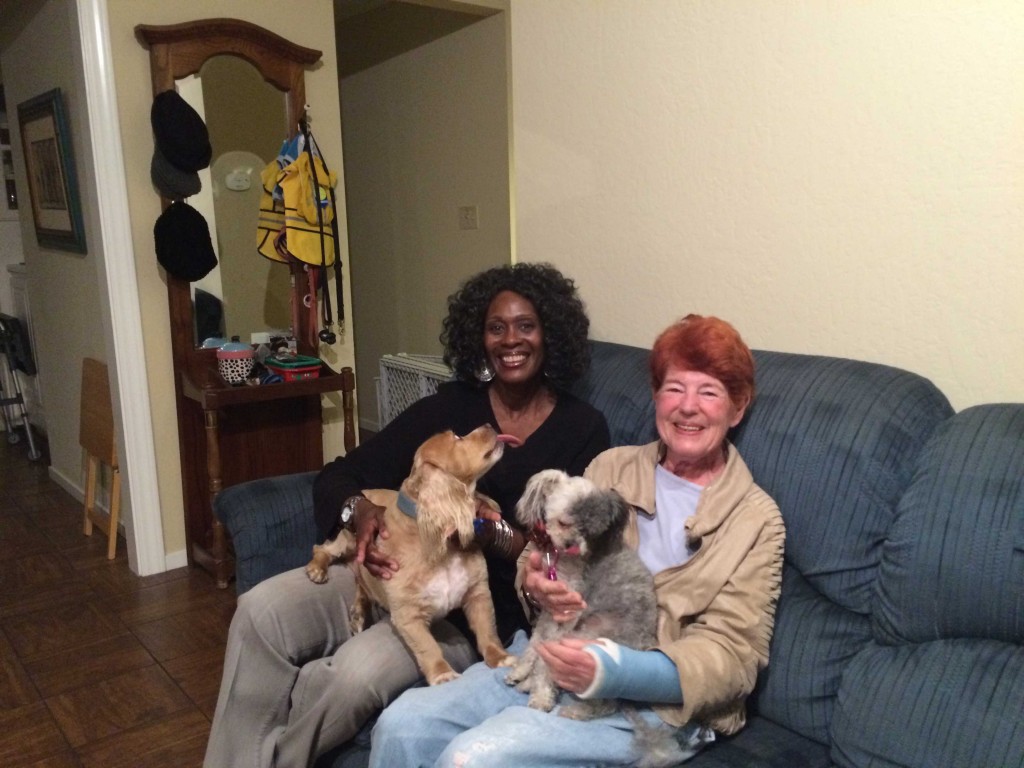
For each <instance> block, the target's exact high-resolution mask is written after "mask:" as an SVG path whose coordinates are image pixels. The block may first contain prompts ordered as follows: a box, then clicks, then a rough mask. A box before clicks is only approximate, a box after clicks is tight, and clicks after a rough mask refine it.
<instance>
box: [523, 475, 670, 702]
mask: <svg viewBox="0 0 1024 768" xmlns="http://www.w3.org/2000/svg"><path fill="white" fill-rule="evenodd" d="M516 519H518V520H519V522H521V523H522V524H523V525H525V526H526V527H527V528H528V529H531V530H538V529H539V530H546V533H547V536H548V537H549V538H550V546H549V547H548V551H549V552H551V551H553V552H554V553H555V557H556V558H557V564H553V567H556V568H557V577H558V578H559V579H561V580H562V581H564V582H566V584H568V586H569V588H570V589H572V590H575V591H576V592H579V593H580V594H581V595H582V596H583V599H584V601H585V602H586V604H587V607H586V609H585V610H584V611H583V612H582V613H581V614H580V615H579V616H578V617H577V618H576V620H575V621H567V622H563V623H558V622H556V621H555V619H554V617H553V616H551V614H549V613H547V612H544V613H542V614H541V615H540V617H539V618H538V619H537V624H536V626H535V627H534V628H533V636H532V637H531V639H530V645H529V647H528V648H527V650H526V652H525V653H524V654H523V655H522V656H521V657H520V658H519V659H518V660H517V662H516V664H515V665H514V666H513V667H512V669H511V671H510V672H509V674H508V676H507V677H506V678H505V681H506V682H507V683H508V684H509V685H515V686H516V689H517V690H520V691H523V692H528V693H529V694H530V699H529V702H528V704H529V706H530V707H532V708H534V709H540V710H543V711H545V712H550V711H551V710H552V709H553V708H554V706H555V703H556V702H557V700H558V694H559V690H558V688H557V686H556V685H555V684H554V682H553V681H552V679H551V675H550V673H549V671H548V668H547V665H546V664H545V663H544V660H543V659H541V657H540V655H539V654H538V653H537V645H538V644H540V643H544V642H547V641H550V640H557V639H558V638H561V637H569V636H572V637H582V638H594V639H596V638H598V637H606V638H608V639H609V640H613V641H615V642H616V643H619V644H621V645H625V646H628V647H630V648H636V649H640V650H645V649H648V648H651V647H652V646H653V645H655V643H656V642H657V638H656V635H655V633H656V628H657V620H658V605H657V600H656V598H655V595H654V579H653V577H652V576H651V573H650V571H648V570H647V567H646V566H645V565H644V564H643V562H642V561H641V560H640V558H639V556H638V555H637V554H636V552H634V551H633V550H632V549H630V548H629V547H627V546H626V545H625V543H624V542H623V532H624V531H625V528H626V522H627V520H628V519H629V505H628V504H627V503H626V501H625V500H624V499H623V498H622V496H620V495H619V494H618V493H616V492H615V491H603V490H600V489H599V488H598V487H597V486H595V485H594V484H593V483H592V482H591V481H590V480H587V479H585V478H582V477H570V476H569V475H567V474H566V473H564V472H561V471H559V470H551V469H549V470H545V471H543V472H539V473H537V474H536V475H534V476H533V477H531V478H530V481H529V482H528V483H527V485H526V491H525V493H524V494H523V497H522V498H521V499H520V500H519V504H518V505H517V507H516ZM577 548H578V551H579V554H578V555H575V550H576V549H577ZM552 575H554V574H552ZM617 708H618V702H617V701H616V700H614V699H612V700H607V699H604V700H602V699H590V700H582V699H581V700H577V701H574V702H573V703H571V704H568V705H566V706H563V707H562V708H561V709H560V710H559V712H558V713H559V714H560V715H562V716H563V717H569V718H572V719H575V720H590V719H592V718H595V717H601V716H603V715H607V714H609V713H611V712H613V711H615V710H616V709H617Z"/></svg>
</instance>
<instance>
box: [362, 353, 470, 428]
mask: <svg viewBox="0 0 1024 768" xmlns="http://www.w3.org/2000/svg"><path fill="white" fill-rule="evenodd" d="M451 377H452V370H451V368H449V367H448V366H447V365H445V364H444V361H443V359H442V358H441V357H440V356H439V355H410V354H406V353H405V352H401V353H399V354H397V355H384V356H383V357H381V359H380V378H379V379H377V424H378V425H379V427H378V429H383V428H384V425H385V424H387V423H388V422H389V421H391V420H392V419H393V418H395V416H397V415H398V414H400V413H401V412H402V411H404V410H405V409H406V408H408V407H409V406H410V405H412V404H413V403H415V402H416V401H417V400H419V399H420V398H421V397H426V396H427V395H432V394H434V393H435V392H436V391H437V385H438V384H440V383H441V382H444V381H448V380H449V379H451Z"/></svg>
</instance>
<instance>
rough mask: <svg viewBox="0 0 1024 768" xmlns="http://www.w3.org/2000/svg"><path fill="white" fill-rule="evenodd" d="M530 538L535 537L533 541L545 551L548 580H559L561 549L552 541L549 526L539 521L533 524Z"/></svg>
mask: <svg viewBox="0 0 1024 768" xmlns="http://www.w3.org/2000/svg"><path fill="white" fill-rule="evenodd" d="M530 538H531V539H533V543H534V544H536V545H537V547H538V548H539V549H541V550H543V552H544V554H543V557H544V565H545V566H546V567H547V569H548V581H558V555H559V551H558V548H557V547H555V546H554V545H553V544H552V543H551V537H550V536H549V535H548V531H547V528H545V527H544V523H537V524H536V525H534V526H533V531H532V532H531V533H530Z"/></svg>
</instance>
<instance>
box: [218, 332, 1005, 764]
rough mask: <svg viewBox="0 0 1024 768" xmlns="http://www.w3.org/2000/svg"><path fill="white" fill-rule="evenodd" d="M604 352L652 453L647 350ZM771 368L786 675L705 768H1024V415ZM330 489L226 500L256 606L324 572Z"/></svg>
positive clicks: (254, 492)
mask: <svg viewBox="0 0 1024 768" xmlns="http://www.w3.org/2000/svg"><path fill="white" fill-rule="evenodd" d="M593 349H594V356H593V365H592V368H591V371H590V373H589V375H588V377H587V378H586V380H585V381H583V382H581V383H580V385H579V387H578V393H579V394H580V395H581V396H583V397H584V398H586V399H587V400H589V401H590V402H592V403H593V404H594V405H596V406H597V407H598V408H600V409H601V410H602V411H603V412H604V413H605V415H606V417H607V419H608V422H609V425H610V427H611V432H612V440H613V443H615V444H616V445H622V444H632V443H642V442H646V441H648V440H651V439H653V437H654V431H653V412H654V411H653V404H652V402H651V397H650V391H649V385H648V382H647V374H646V359H647V350H644V349H639V348H636V347H627V346H623V345H618V344H610V343H603V342H595V343H594V345H593ZM755 357H756V361H757V387H758V393H757V398H756V400H755V403H754V405H753V407H752V408H751V409H750V411H749V412H748V415H747V418H746V419H745V420H744V422H743V423H742V424H741V425H740V426H739V427H738V428H737V429H736V430H735V431H734V434H733V435H732V439H733V440H734V442H735V443H736V445H737V446H738V448H739V450H740V452H741V453H742V455H743V456H744V458H745V459H746V461H747V463H748V465H749V466H750V469H751V471H752V472H753V474H754V477H755V478H756V480H757V482H758V483H759V484H760V485H761V486H762V487H764V488H765V490H767V491H768V492H769V493H770V494H771V495H772V496H773V497H774V498H775V500H776V501H777V502H778V504H779V507H780V508H781V510H782V514H783V517H784V518H785V520H786V528H787V541H786V564H785V569H784V576H783V585H782V596H781V599H780V601H779V607H778V614H777V620H776V627H775V635H774V638H773V641H772V646H771V663H770V665H769V667H768V669H767V670H766V671H765V672H764V673H763V674H762V676H761V678H760V680H759V682H758V686H757V689H756V691H755V693H754V695H753V696H752V697H751V699H750V702H749V715H750V716H749V722H748V724H747V727H746V728H745V729H744V730H742V731H741V732H740V733H739V734H737V735H735V736H734V737H731V738H721V739H719V742H718V743H717V744H716V745H715V746H714V747H712V748H711V749H708V750H706V751H705V752H704V753H702V754H701V755H699V756H698V757H697V758H696V759H694V760H693V761H691V763H689V764H688V765H692V766H695V768H725V767H728V768H735V767H736V766H747V767H752V768H769V767H771V768H801V767H803V766H806V767H807V768H817V767H818V766H821V767H825V766H877V767H882V766H915V767H920V768H938V767H940V766H950V768H1010V767H1012V766H1024V404H1010V405H982V406H977V407H973V408H969V409H967V410H964V411H962V412H961V413H957V414H954V413H953V410H952V408H951V407H950V405H949V402H948V401H947V399H946V398H945V396H944V395H943V394H942V393H941V392H940V391H939V390H938V389H937V388H936V387H935V386H934V385H933V384H931V383H930V382H929V381H927V380H925V379H923V378H922V377H920V376H917V375H915V374H912V373H908V372H906V371H902V370H898V369H896V368H891V367H887V366H883V365H876V364H873V363H867V362H859V361H853V360H843V359H837V358H830V357H822V356H809V355H797V354H788V353H779V352H764V351H758V352H756V353H755ZM313 476H314V475H313V473H307V474H302V475H292V476H288V477H278V478H271V479H266V480H257V481H253V482H249V483H245V484H243V485H238V486H234V487H231V488H228V489H226V490H224V491H223V493H221V495H220V496H219V498H218V499H217V503H216V513H217V515H218V516H219V518H220V519H221V520H222V521H223V522H224V524H225V525H226V526H227V529H228V531H229V532H230V534H231V537H232V540H233V542H234V548H235V554H236V557H237V561H236V562H237V570H236V572H237V588H238V592H239V593H241V592H244V591H245V590H247V589H249V588H250V587H252V586H253V585H254V584H256V583H258V582H259V581H260V580H261V579H264V578H267V577H268V576H270V575H272V574H274V573H277V572H279V571H281V570H284V569H286V568H294V567H297V566H300V565H303V564H304V563H305V562H306V561H307V560H308V558H309V555H310V548H311V546H312V544H313V543H314V538H315V531H314V527H313V522H312V513H311V508H312V496H311V484H312V479H313ZM363 756H365V755H363ZM360 759H361V757H360V755H359V754H358V750H355V751H353V750H348V751H346V753H345V754H342V755H340V756H338V755H332V756H330V758H329V759H328V760H327V761H322V762H321V764H327V765H331V764H333V765H335V766H342V765H358V764H359V762H360Z"/></svg>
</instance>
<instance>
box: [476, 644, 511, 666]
mask: <svg viewBox="0 0 1024 768" xmlns="http://www.w3.org/2000/svg"><path fill="white" fill-rule="evenodd" d="M481 655H482V656H483V657H484V662H485V663H486V664H487V666H488V667H490V668H491V669H494V668H495V667H511V666H512V665H513V664H515V663H516V661H517V659H518V657H516V656H512V655H510V654H509V653H508V651H506V650H505V649H504V648H502V647H501V646H500V645H493V646H490V647H488V648H485V649H484V650H483V653H482V654H481Z"/></svg>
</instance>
